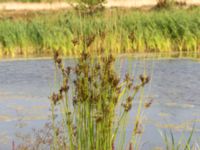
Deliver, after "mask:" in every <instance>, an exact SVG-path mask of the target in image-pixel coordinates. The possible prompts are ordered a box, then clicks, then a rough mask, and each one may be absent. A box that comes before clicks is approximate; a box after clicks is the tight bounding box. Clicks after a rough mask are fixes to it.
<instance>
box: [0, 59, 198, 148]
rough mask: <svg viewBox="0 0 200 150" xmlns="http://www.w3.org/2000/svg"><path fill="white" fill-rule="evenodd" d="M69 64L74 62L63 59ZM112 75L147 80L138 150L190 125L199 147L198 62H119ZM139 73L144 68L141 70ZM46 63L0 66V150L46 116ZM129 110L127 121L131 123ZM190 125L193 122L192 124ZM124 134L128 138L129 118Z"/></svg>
mask: <svg viewBox="0 0 200 150" xmlns="http://www.w3.org/2000/svg"><path fill="white" fill-rule="evenodd" d="M66 64H67V65H73V64H74V60H73V59H68V60H66ZM115 66H116V70H117V71H118V73H119V74H120V75H121V76H122V77H123V76H124V75H125V73H126V72H127V71H128V72H129V73H132V74H134V75H135V76H136V77H137V76H138V75H139V74H141V73H142V72H144V70H145V71H146V72H147V74H149V75H150V76H151V83H150V84H149V85H148V87H147V88H146V89H145V95H144V99H145V100H148V99H153V100H154V102H153V105H152V107H151V108H149V109H147V110H144V112H143V118H144V119H143V120H144V129H145V131H144V134H143V137H142V143H141V145H142V147H141V149H144V150H145V149H151V148H152V147H158V146H162V145H163V141H162V139H161V136H160V131H165V130H167V131H169V128H170V129H172V130H173V132H174V133H175V135H176V136H177V137H178V136H181V134H182V133H183V132H182V131H183V130H184V131H186V133H185V134H186V136H188V135H189V132H190V131H191V128H192V127H193V125H194V124H195V128H196V133H195V136H194V141H196V142H197V143H198V142H200V139H198V138H199V137H200V63H199V62H195V61H192V60H178V59H173V60H145V61H144V60H136V59H133V58H120V59H118V60H117V62H116V65H115ZM144 68H145V69H144ZM54 72H55V66H54V63H53V61H52V60H29V61H1V62H0V150H3V149H4V150H6V149H11V146H12V141H16V138H15V134H16V133H28V132H30V131H31V129H32V128H41V127H42V126H43V125H44V123H45V122H46V120H47V119H48V115H49V114H50V111H49V108H50V104H49V100H48V96H49V95H50V94H51V92H52V91H53V89H54V88H55V87H56V86H55V85H54ZM134 113H135V110H134V109H133V110H132V111H131V114H130V118H133V117H132V116H134ZM195 122H196V123H195ZM129 123H130V125H129V128H128V129H127V133H128V137H130V134H131V130H132V128H133V119H130V121H129Z"/></svg>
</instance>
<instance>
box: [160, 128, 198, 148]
mask: <svg viewBox="0 0 200 150" xmlns="http://www.w3.org/2000/svg"><path fill="white" fill-rule="evenodd" d="M194 132H195V128H194V127H193V128H192V131H191V132H190V135H189V137H188V139H186V137H185V135H184V134H182V136H181V137H180V139H179V140H178V142H176V140H175V137H174V133H173V132H172V130H170V132H169V134H167V132H161V137H162V138H163V141H164V143H165V146H166V147H165V149H166V150H193V149H196V148H195V145H193V144H192V137H193V134H194Z"/></svg>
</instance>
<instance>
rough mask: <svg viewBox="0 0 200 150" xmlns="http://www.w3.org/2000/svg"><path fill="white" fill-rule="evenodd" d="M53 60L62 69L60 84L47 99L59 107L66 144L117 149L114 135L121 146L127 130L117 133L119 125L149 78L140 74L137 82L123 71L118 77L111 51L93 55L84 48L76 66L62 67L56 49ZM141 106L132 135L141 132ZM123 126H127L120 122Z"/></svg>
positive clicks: (88, 147) (100, 149) (77, 147)
mask: <svg viewBox="0 0 200 150" xmlns="http://www.w3.org/2000/svg"><path fill="white" fill-rule="evenodd" d="M104 52H105V51H104ZM104 54H106V53H104ZM54 60H55V63H56V65H57V67H58V69H59V70H60V72H61V75H62V83H61V86H60V88H59V90H58V92H55V93H53V94H52V95H51V97H50V99H51V101H52V109H53V108H54V107H56V106H57V105H59V106H60V109H61V114H62V120H63V124H62V125H61V126H62V127H63V128H64V129H63V130H64V131H66V133H65V134H66V135H67V136H66V138H67V139H66V145H67V147H69V149H71V150H73V149H80V148H81V149H88V150H92V149H97V150H102V149H108V150H109V149H110V150H112V149H120V148H117V147H115V142H116V137H120V139H117V140H118V141H119V142H122V143H121V145H120V146H122V148H123V145H124V143H123V141H124V140H125V139H124V135H125V134H126V132H125V133H121V134H122V135H123V136H119V135H120V132H121V131H119V128H120V126H121V124H122V122H123V121H124V119H125V118H126V116H127V115H128V113H129V111H130V110H131V109H132V105H133V101H134V100H135V98H136V95H137V93H138V92H139V90H140V89H142V88H143V87H144V86H145V85H146V84H147V83H148V82H149V80H150V78H149V77H148V76H146V75H145V74H144V75H140V77H139V80H140V83H136V82H134V80H133V78H131V76H130V75H128V74H126V76H125V78H124V79H123V80H120V78H119V77H118V75H117V74H116V73H115V71H114V68H113V62H114V61H115V58H114V57H113V55H111V54H107V55H102V56H100V57H94V56H93V57H92V56H91V55H90V53H88V52H86V51H83V52H82V53H81V56H80V58H78V61H77V64H76V65H75V67H70V66H67V67H64V65H63V62H62V59H61V58H60V56H59V55H58V52H55V54H54ZM120 105H121V107H123V112H122V113H121V114H120V116H118V115H117V114H116V111H117V108H118V107H119V106H120ZM150 105H151V104H148V106H147V105H145V106H144V105H142V106H144V107H149V106H150ZM140 109H141V106H140V107H139V108H138V114H136V116H137V117H136V121H135V125H134V126H135V128H134V131H133V136H136V135H137V134H139V133H141V131H139V130H140V128H139V127H140V123H141V122H140V120H139V118H140ZM54 115H55V114H53V116H54ZM53 119H55V118H54V117H53ZM123 128H126V127H125V126H124V125H123ZM118 134H119V135H118ZM56 136H57V132H56V131H55V134H54V138H55V143H54V145H53V146H54V149H58V148H59V143H58V142H57V140H56V139H57V138H56ZM114 147H115V148H114Z"/></svg>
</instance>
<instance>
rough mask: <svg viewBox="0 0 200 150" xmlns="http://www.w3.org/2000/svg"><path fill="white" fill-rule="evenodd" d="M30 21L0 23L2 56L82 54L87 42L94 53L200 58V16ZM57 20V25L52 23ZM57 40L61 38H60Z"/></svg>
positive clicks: (111, 13)
mask: <svg viewBox="0 0 200 150" xmlns="http://www.w3.org/2000/svg"><path fill="white" fill-rule="evenodd" d="M34 16H35V17H31V18H29V17H27V18H26V19H23V18H20V16H19V19H17V18H16V19H9V18H6V17H4V19H2V20H1V21H0V53H1V56H2V57H3V56H12V57H16V56H33V55H36V56H38V55H40V56H43V55H45V56H50V55H52V54H53V49H56V50H60V51H61V53H62V55H64V56H72V55H73V56H75V55H79V54H80V53H81V51H80V50H82V49H83V43H85V42H86V43H85V44H88V45H89V47H88V49H89V51H90V52H91V53H96V54H98V53H100V51H101V49H106V50H107V51H111V52H112V53H113V54H114V53H115V54H121V53H164V54H166V55H168V56H171V55H173V54H174V53H178V54H180V55H179V56H180V57H182V56H192V57H196V56H198V55H199V48H200V47H199V42H200V40H199V39H200V28H199V26H200V20H199V18H200V17H199V16H200V11H199V9H198V8H196V9H190V10H173V11H168V10H159V11H156V10H152V11H149V12H148V13H146V12H142V11H134V10H126V11H123V10H119V9H112V10H105V11H103V12H101V13H95V14H94V15H89V16H87V17H84V18H80V16H79V15H78V14H77V12H76V11H67V12H66V11H60V12H57V13H52V12H45V13H39V14H38V15H37V13H36V15H34ZM49 17H51V20H49ZM55 37H56V38H55Z"/></svg>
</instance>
